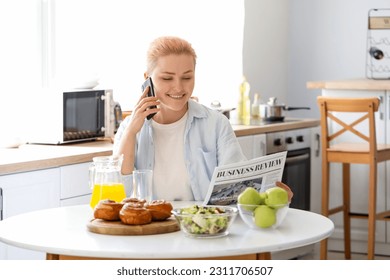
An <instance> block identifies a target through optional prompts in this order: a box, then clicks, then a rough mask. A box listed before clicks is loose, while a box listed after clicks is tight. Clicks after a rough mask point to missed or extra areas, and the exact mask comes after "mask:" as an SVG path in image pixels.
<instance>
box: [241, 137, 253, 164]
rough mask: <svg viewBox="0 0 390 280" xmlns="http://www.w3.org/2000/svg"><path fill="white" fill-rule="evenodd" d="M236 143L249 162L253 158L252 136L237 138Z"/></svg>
mask: <svg viewBox="0 0 390 280" xmlns="http://www.w3.org/2000/svg"><path fill="white" fill-rule="evenodd" d="M237 140H238V143H240V146H241V150H242V152H243V153H244V155H245V157H246V158H247V159H248V160H249V159H252V158H254V156H253V135H248V136H240V137H237Z"/></svg>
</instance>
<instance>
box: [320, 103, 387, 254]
mask: <svg viewBox="0 0 390 280" xmlns="http://www.w3.org/2000/svg"><path fill="white" fill-rule="evenodd" d="M318 105H319V107H320V113H321V144H322V148H321V149H322V214H323V215H324V216H326V217H328V216H329V215H332V214H335V213H338V212H343V223H344V250H345V259H351V218H367V219H368V246H367V247H368V248H367V257H368V259H374V255H375V223H376V220H390V218H389V215H390V211H387V212H383V213H377V210H376V196H377V191H376V190H377V164H378V163H379V162H382V161H386V160H388V159H390V145H379V144H378V145H377V142H376V131H375V117H374V113H375V112H376V111H377V110H378V107H379V99H378V98H375V97H374V98H335V97H325V96H319V97H318ZM333 112H351V113H354V112H355V113H363V114H362V115H363V116H362V117H359V118H358V119H357V120H355V121H352V122H351V123H350V124H346V123H345V122H344V121H342V120H341V118H342V117H341V115H343V114H339V115H338V116H339V117H336V116H335V115H336V114H337V113H336V114H333ZM357 115H358V116H360V114H357ZM363 121H364V123H367V122H368V135H366V134H367V133H366V132H365V133H366V134H365V133H363V132H361V131H359V129H358V128H356V126H357V125H358V124H361V123H362V122H363ZM332 122H333V123H337V124H338V125H340V127H342V128H341V129H340V130H338V131H336V132H333V133H330V132H329V127H330V124H331V123H332ZM360 130H361V127H360ZM348 131H349V132H351V133H353V134H354V135H356V136H358V137H359V138H361V139H363V141H361V142H359V143H334V142H332V141H334V140H335V139H336V138H337V137H339V136H340V135H344V133H346V132H348ZM331 162H337V163H341V164H342V176H343V178H342V195H343V205H341V206H339V207H334V208H332V209H329V167H330V163H331ZM354 163H355V164H357V163H358V164H368V165H369V182H367V183H368V184H367V191H368V213H363V214H362V213H351V211H350V209H351V207H350V164H354ZM362 195H363V194H362ZM327 250H328V248H327V239H325V240H323V241H321V249H320V258H321V259H326V258H327Z"/></svg>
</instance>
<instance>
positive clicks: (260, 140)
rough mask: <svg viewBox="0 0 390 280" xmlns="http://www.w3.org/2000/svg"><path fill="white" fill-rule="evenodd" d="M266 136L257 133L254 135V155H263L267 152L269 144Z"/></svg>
mask: <svg viewBox="0 0 390 280" xmlns="http://www.w3.org/2000/svg"><path fill="white" fill-rule="evenodd" d="M265 141H266V136H265V134H255V135H253V157H254V158H257V157H262V156H265V155H266V154H267V151H266V150H267V148H266V147H267V145H266V143H265Z"/></svg>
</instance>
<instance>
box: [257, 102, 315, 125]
mask: <svg viewBox="0 0 390 280" xmlns="http://www.w3.org/2000/svg"><path fill="white" fill-rule="evenodd" d="M260 107H261V108H260V111H262V112H264V115H263V119H264V120H265V121H279V122H281V121H283V120H284V116H283V111H292V110H310V107H289V106H286V105H283V104H281V105H279V104H277V101H276V97H270V98H269V99H268V102H267V104H262V105H260Z"/></svg>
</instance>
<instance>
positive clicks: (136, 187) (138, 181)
mask: <svg viewBox="0 0 390 280" xmlns="http://www.w3.org/2000/svg"><path fill="white" fill-rule="evenodd" d="M133 197H135V198H138V199H145V200H147V201H150V200H152V197H153V170H150V169H140V170H134V171H133Z"/></svg>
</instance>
